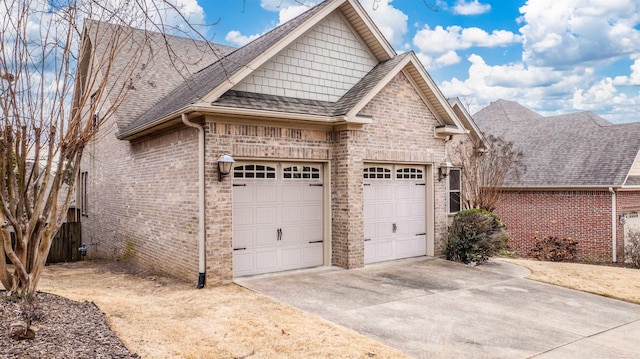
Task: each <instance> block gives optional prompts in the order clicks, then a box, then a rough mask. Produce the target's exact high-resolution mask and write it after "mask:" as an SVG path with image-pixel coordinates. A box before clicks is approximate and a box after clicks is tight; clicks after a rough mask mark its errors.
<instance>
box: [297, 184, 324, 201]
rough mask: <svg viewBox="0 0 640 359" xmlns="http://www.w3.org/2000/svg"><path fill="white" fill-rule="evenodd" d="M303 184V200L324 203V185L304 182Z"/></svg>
mask: <svg viewBox="0 0 640 359" xmlns="http://www.w3.org/2000/svg"><path fill="white" fill-rule="evenodd" d="M303 186H304V187H303V192H302V201H304V203H309V202H317V203H322V198H323V197H324V193H323V188H322V186H314V185H312V184H303Z"/></svg>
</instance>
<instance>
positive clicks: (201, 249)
mask: <svg viewBox="0 0 640 359" xmlns="http://www.w3.org/2000/svg"><path fill="white" fill-rule="evenodd" d="M182 122H183V123H184V124H185V125H187V126H189V127H193V128H195V129H197V130H198V207H199V208H198V212H199V215H198V272H199V274H198V285H197V286H196V288H197V289H201V288H203V287H204V282H205V279H206V262H205V239H206V233H205V206H204V128H202V126H200V125H198V124H197V123H193V122H191V121H189V118H188V117H187V114H185V113H183V114H182Z"/></svg>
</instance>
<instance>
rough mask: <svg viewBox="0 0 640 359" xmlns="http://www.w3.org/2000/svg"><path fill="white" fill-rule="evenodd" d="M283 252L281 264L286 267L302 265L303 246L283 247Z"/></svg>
mask: <svg viewBox="0 0 640 359" xmlns="http://www.w3.org/2000/svg"><path fill="white" fill-rule="evenodd" d="M281 253H282V263H281V265H282V266H283V267H285V268H286V269H289V268H292V267H299V266H300V265H302V259H303V257H302V248H300V247H299V246H295V247H283V248H282V250H281Z"/></svg>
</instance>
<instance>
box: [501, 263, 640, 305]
mask: <svg viewBox="0 0 640 359" xmlns="http://www.w3.org/2000/svg"><path fill="white" fill-rule="evenodd" d="M500 260H502V261H505V262H509V263H514V264H518V265H521V266H523V267H527V268H529V270H531V272H532V273H531V275H530V276H529V277H528V278H529V279H533V280H536V281H539V282H544V283H549V284H555V285H559V286H562V287H567V288H571V289H577V290H581V291H583V292H589V293H594V294H599V295H602V296H606V297H610V298H615V299H620V300H624V301H627V302H631V303H638V304H640V270H638V269H633V268H624V267H615V266H606V265H592V264H582V263H564V262H543V261H535V260H527V259H511V258H500Z"/></svg>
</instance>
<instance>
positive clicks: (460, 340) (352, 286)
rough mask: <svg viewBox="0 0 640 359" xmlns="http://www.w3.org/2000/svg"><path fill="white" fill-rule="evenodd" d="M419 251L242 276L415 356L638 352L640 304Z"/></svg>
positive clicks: (511, 268) (243, 281)
mask: <svg viewBox="0 0 640 359" xmlns="http://www.w3.org/2000/svg"><path fill="white" fill-rule="evenodd" d="M528 274H529V271H528V270H527V269H525V268H522V267H519V266H516V265H513V264H508V263H502V262H493V263H488V264H486V265H483V266H478V267H475V268H471V267H468V266H465V265H461V264H457V263H453V262H448V261H445V260H441V259H434V258H418V259H408V260H400V261H393V262H387V263H380V264H375V265H368V266H367V267H366V268H362V269H355V270H343V269H339V268H335V267H321V268H314V269H309V270H301V271H292V272H283V273H276V274H269V275H261V276H254V277H245V278H239V279H236V282H237V283H238V284H240V285H242V286H244V287H246V288H249V289H251V290H254V291H256V292H259V293H263V294H265V295H268V296H270V297H273V298H275V299H277V300H279V301H281V302H284V303H287V304H290V305H292V306H294V307H296V308H299V309H301V310H304V311H307V312H311V313H314V314H317V315H319V316H320V317H323V318H325V319H327V320H329V321H332V322H334V323H337V324H340V325H342V326H345V327H348V328H351V329H354V330H356V331H358V332H360V333H362V334H364V335H366V336H369V337H371V338H373V339H376V340H378V341H380V342H382V343H385V344H387V345H389V346H392V347H396V348H398V349H400V350H402V351H403V352H405V353H406V354H407V355H409V356H412V357H415V358H465V357H466V358H531V357H535V358H638V357H640V344H639V342H638V338H640V305H635V304H630V303H626V302H622V301H618V300H613V299H609V298H604V297H601V296H597V295H592V294H587V293H583V292H579V291H575V290H570V289H565V288H561V287H557V286H553V285H548V284H542V283H538V282H534V281H530V280H527V279H524V277H525V276H527V275H528Z"/></svg>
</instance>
